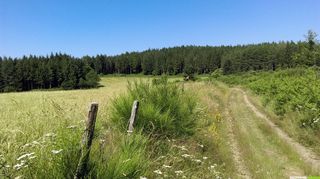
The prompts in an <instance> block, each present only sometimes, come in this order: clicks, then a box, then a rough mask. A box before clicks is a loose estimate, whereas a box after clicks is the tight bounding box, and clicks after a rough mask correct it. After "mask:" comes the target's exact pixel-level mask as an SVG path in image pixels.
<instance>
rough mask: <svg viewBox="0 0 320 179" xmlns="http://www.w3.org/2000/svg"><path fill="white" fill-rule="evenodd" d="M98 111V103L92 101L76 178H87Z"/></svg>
mask: <svg viewBox="0 0 320 179" xmlns="http://www.w3.org/2000/svg"><path fill="white" fill-rule="evenodd" d="M97 112H98V103H95V102H93V103H91V105H90V109H89V113H88V119H87V124H86V129H85V132H84V134H83V138H82V142H81V157H80V160H79V164H78V167H77V170H76V173H75V175H74V178H75V179H79V178H85V175H86V172H87V164H88V161H89V154H90V147H91V144H92V139H93V134H94V127H95V123H96V118H97Z"/></svg>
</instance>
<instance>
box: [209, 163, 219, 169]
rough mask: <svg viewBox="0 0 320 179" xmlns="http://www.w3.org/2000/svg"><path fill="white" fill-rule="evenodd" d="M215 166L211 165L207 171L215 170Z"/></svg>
mask: <svg viewBox="0 0 320 179" xmlns="http://www.w3.org/2000/svg"><path fill="white" fill-rule="evenodd" d="M216 166H217V164H213V165H211V166H210V167H208V169H209V170H214V169H215V168H216Z"/></svg>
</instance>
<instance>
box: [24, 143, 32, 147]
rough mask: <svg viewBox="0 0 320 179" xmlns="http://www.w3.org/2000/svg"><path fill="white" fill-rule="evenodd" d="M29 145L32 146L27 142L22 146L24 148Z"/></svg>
mask: <svg viewBox="0 0 320 179" xmlns="http://www.w3.org/2000/svg"><path fill="white" fill-rule="evenodd" d="M29 146H31V144H30V143H27V144H24V145H23V146H22V148H26V147H29Z"/></svg>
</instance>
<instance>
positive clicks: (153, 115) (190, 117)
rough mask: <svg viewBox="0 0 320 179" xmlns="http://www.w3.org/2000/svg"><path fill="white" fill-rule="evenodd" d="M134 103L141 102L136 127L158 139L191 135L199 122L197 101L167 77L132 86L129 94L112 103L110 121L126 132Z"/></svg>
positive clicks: (129, 87)
mask: <svg viewBox="0 0 320 179" xmlns="http://www.w3.org/2000/svg"><path fill="white" fill-rule="evenodd" d="M134 100H139V101H140V107H139V112H138V116H137V119H136V125H135V128H136V129H138V130H142V131H143V132H144V133H146V134H151V135H153V136H156V137H169V136H181V135H191V134H193V133H194V130H195V127H196V123H195V118H196V110H195V107H196V101H195V99H194V98H193V97H191V96H190V95H188V94H186V93H184V92H182V90H181V89H180V88H179V87H178V86H177V85H176V84H173V83H168V82H167V80H166V79H165V78H162V79H160V80H155V81H154V83H153V84H150V83H148V82H134V83H129V85H128V93H127V94H123V95H121V96H119V97H118V98H116V99H115V100H113V102H112V104H113V107H112V112H111V119H112V121H113V122H114V123H115V124H116V125H117V126H118V127H120V128H121V129H123V130H124V131H125V130H126V128H127V124H128V119H129V117H130V114H131V106H132V103H133V101H134Z"/></svg>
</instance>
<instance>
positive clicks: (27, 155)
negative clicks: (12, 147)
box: [17, 152, 34, 161]
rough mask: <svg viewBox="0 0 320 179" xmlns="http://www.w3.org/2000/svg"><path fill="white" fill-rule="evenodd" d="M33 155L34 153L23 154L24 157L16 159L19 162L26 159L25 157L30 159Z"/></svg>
mask: <svg viewBox="0 0 320 179" xmlns="http://www.w3.org/2000/svg"><path fill="white" fill-rule="evenodd" d="M33 155H34V152H32V153H29V154H24V155H21V156H20V157H18V158H17V160H18V161H19V160H21V159H23V158H26V157H28V158H29V157H31V156H33Z"/></svg>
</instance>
